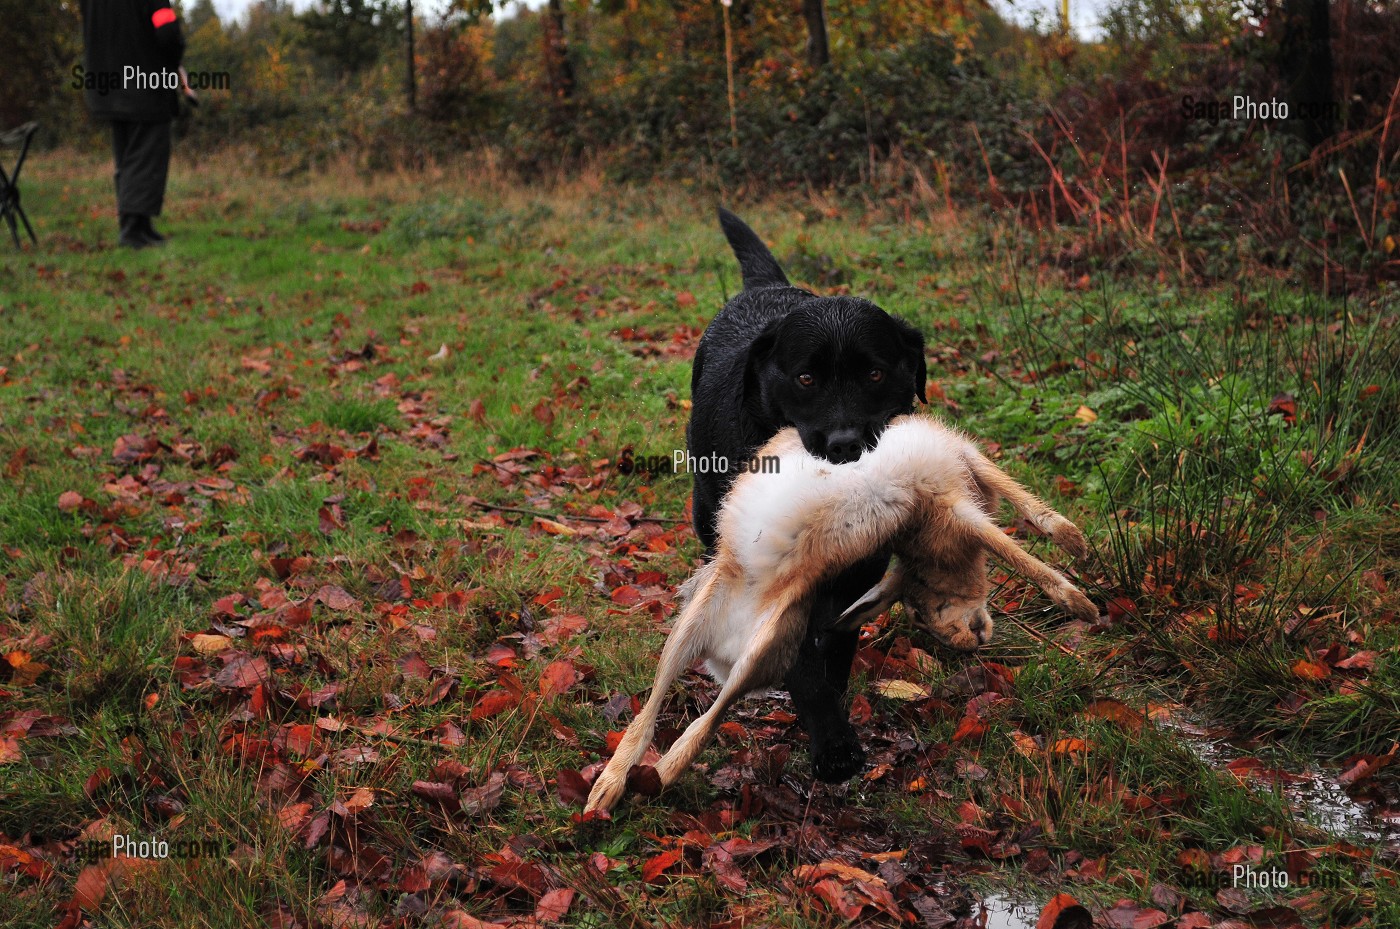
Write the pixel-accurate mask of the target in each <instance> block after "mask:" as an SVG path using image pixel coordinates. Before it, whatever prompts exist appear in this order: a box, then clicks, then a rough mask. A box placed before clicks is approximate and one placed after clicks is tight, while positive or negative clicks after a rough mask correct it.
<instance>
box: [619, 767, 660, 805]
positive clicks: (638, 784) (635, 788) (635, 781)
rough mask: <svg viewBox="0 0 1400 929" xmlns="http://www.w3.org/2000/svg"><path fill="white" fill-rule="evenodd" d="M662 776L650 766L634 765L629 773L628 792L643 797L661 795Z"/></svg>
mask: <svg viewBox="0 0 1400 929" xmlns="http://www.w3.org/2000/svg"><path fill="white" fill-rule="evenodd" d="M661 788H662V784H661V775H660V774H658V773H657V771H656V769H655V768H653V767H652V766H651V765H649V764H639V765H633V766H632V768H631V769H630V770H628V772H627V790H628V791H629V792H631V793H635V794H637V795H639V796H642V797H655V796H657V795H658V794H660V793H661Z"/></svg>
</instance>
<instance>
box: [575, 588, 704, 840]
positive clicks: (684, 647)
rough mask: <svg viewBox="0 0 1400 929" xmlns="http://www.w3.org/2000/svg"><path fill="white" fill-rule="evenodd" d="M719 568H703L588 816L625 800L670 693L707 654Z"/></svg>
mask: <svg viewBox="0 0 1400 929" xmlns="http://www.w3.org/2000/svg"><path fill="white" fill-rule="evenodd" d="M716 565H717V562H714V561H712V562H710V563H709V564H707V565H706V566H705V567H704V568H702V569H701V571H702V572H708V574H705V575H703V576H702V578H701V580H700V583H699V584H698V585H697V589H696V591H695V595H694V596H693V597H691V599H690V602H689V603H687V604H686V606H685V609H684V610H682V611H681V615H680V618H679V619H677V620H676V627H675V628H674V629H673V630H672V631H671V634H670V636H668V637H667V639H666V645H665V647H664V648H662V650H661V661H660V663H659V664H658V665H657V668H656V680H655V681H654V682H653V683H652V685H651V695H650V696H648V697H647V702H646V705H645V706H643V707H642V711H641V712H640V713H638V714H637V716H636V718H635V719H633V720H632V724H631V725H629V726H628V727H627V732H626V733H624V734H623V736H622V741H621V742H619V743H618V746H617V751H615V752H613V756H612V758H611V760H609V761H608V764H607V767H605V768H604V769H603V773H602V774H599V775H598V780H596V781H594V782H593V789H592V790H591V791H589V794H588V804H587V806H585V807H584V812H585V813H587V812H591V811H593V810H602V811H604V812H606V811H608V810H611V809H612V808H613V807H614V806H616V805H617V801H618V800H620V799H622V794H623V792H624V791H625V790H626V789H627V772H628V771H630V770H632V767H633V766H634V765H636V763H637V762H638V761H640V760H641V758H642V755H644V754H645V753H646V750H647V746H648V745H650V744H651V736H652V733H653V732H654V731H655V729H656V717H657V716H658V715H660V713H661V705H662V704H663V703H665V701H666V693H667V691H669V690H670V689H671V685H672V684H674V683H675V682H676V679H677V678H679V677H680V676H681V675H682V674H684V673H685V669H686V668H688V667H690V665H691V663H692V662H694V661H695V659H697V658H699V657H701V655H702V654H703V652H704V637H705V628H704V627H705V625H706V622H707V620H708V618H709V610H710V604H711V601H712V599H713V598H714V596H715V593H716V587H717V585H718V584H719V583H720V580H719V573H720V572H719V570H718V568H717V567H716Z"/></svg>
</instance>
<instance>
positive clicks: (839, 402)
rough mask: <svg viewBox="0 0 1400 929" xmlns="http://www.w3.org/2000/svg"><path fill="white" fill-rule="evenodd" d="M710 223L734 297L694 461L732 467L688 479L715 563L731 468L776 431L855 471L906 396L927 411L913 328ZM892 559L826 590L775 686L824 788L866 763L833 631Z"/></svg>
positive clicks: (695, 386) (709, 376)
mask: <svg viewBox="0 0 1400 929" xmlns="http://www.w3.org/2000/svg"><path fill="white" fill-rule="evenodd" d="M719 221H720V226H721V227H722V228H723V229H724V235H725V237H726V238H727V239H728V240H729V245H730V247H731V248H732V249H733V250H734V255H735V257H736V258H738V259H739V267H740V269H741V270H742V272H743V277H744V287H743V290H742V292H740V293H739V294H738V295H737V296H735V297H734V299H732V300H730V301H729V302H728V303H727V304H725V306H724V308H723V309H721V310H720V311H719V314H718V315H717V316H715V318H714V320H712V321H711V322H710V325H709V326H708V327H707V328H706V329H705V334H704V336H703V337H702V338H701V339H700V347H699V348H698V349H697V350H696V352H695V364H694V368H693V370H692V371H691V376H690V396H691V403H692V410H691V416H690V423H689V425H688V426H687V428H686V442H687V445H688V446H689V449H690V454H691V455H692V456H694V457H695V458H696V459H699V458H700V457H702V456H704V457H707V458H709V459H710V460H711V461H714V460H717V459H718V458H720V457H722V458H724V459H726V460H727V461H728V463H729V465H730V470H729V471H719V472H715V471H710V472H708V473H700V472H699V471H697V472H696V473H695V475H694V490H693V504H692V506H693V510H694V519H695V531H696V533H697V534H698V535H699V536H700V540H701V541H702V542H704V543H705V551H706V554H707V555H713V554H714V551H715V542H716V519H717V517H718V515H719V507H720V501H721V499H722V498H723V497H724V494H725V492H726V491H728V489H729V486H730V484H731V483H733V480H734V477H735V476H736V472H735V471H734V470H733V469H734V467H735V466H736V463H737V462H747V461H749V460H750V459H751V458H752V456H753V453H754V452H755V451H756V450H757V449H758V448H760V447H761V446H762V445H764V444H765V443H766V442H767V441H768V440H769V439H771V438H772V437H773V435H774V434H775V433H777V432H778V430H780V429H782V428H784V427H787V426H795V427H797V431H798V433H799V435H801V437H802V444H803V445H804V446H805V447H806V449H807V451H809V452H811V453H812V454H813V455H816V456H818V457H820V458H825V459H827V460H828V461H832V462H835V463H844V462H848V461H855V460H857V459H859V458H860V456H861V454H862V453H863V452H864V451H865V450H866V449H867V448H870V447H872V446H874V444H875V443H876V441H877V440H878V439H879V436H880V433H881V432H882V431H883V430H884V428H885V426H886V424H888V423H889V421H890V420H891V419H893V418H894V417H896V416H899V415H901V414H904V413H909V412H912V411H913V409H914V398H915V397H918V399H919V400H921V401H924V402H927V400H926V398H925V397H924V382H925V380H926V379H927V367H926V362H925V360H924V337H923V335H922V334H920V332H919V331H918V330H917V329H915V328H914V327H913V326H910V325H909V324H908V323H906V322H904V321H902V320H899V319H896V318H895V317H893V316H891V315H890V314H888V313H886V312H885V311H884V310H882V309H880V308H879V307H878V306H876V305H875V304H873V303H871V302H869V301H868V300H860V299H857V298H855V297H818V296H816V295H815V294H812V293H809V292H808V291H805V290H802V289H800V288H797V287H793V286H792V285H791V284H789V283H788V279H787V275H785V274H784V273H783V269H782V268H781V267H779V265H778V262H777V260H776V259H774V258H773V253H772V252H770V251H769V250H768V247H767V246H766V245H764V244H763V242H762V241H761V240H760V239H759V238H758V236H757V235H755V234H754V231H753V230H752V229H750V228H749V227H748V226H747V225H745V224H744V221H743V220H741V219H739V217H737V216H735V215H734V214H733V213H730V212H729V211H727V210H724V209H720V211H719ZM889 560H890V556H889V555H888V554H883V555H879V556H876V557H873V558H870V559H868V560H866V561H862V562H860V563H859V564H856V565H854V566H853V567H852V568H850V569H849V570H848V571H846V572H844V573H842V574H841V575H839V576H837V577H835V578H833V579H832V580H831V581H829V582H827V583H826V584H825V585H823V587H822V588H821V590H819V591H818V593H817V595H816V597H815V598H814V600H813V607H812V612H811V614H810V615H809V617H808V621H807V634H806V636H805V638H804V640H803V642H802V647H801V649H800V650H799V653H798V658H797V662H796V664H795V665H794V666H793V668H792V670H791V671H789V672H788V675H787V678H786V680H785V681H784V683H785V684H786V686H787V689H788V692H789V693H791V694H792V702H793V705H794V707H795V708H796V710H797V715H798V719H799V721H800V722H801V724H802V728H804V729H805V730H806V731H807V734H808V736H809V738H810V740H811V751H812V769H813V772H814V773H815V774H816V776H817V777H818V778H820V779H821V780H823V781H828V782H831V783H837V782H840V781H844V780H847V779H849V778H851V777H853V776H854V775H856V774H857V773H859V772H860V769H861V766H862V765H863V764H864V763H865V752H864V750H863V749H862V748H861V745H860V740H859V739H858V738H857V737H856V733H855V730H854V729H853V728H851V724H850V721H849V719H848V714H847V712H846V710H845V707H844V700H843V697H844V694H845V690H846V683H847V680H848V679H849V678H850V674H851V661H852V659H853V658H854V657H855V652H856V641H857V637H858V635H859V633H857V632H842V631H838V630H834V629H832V628H831V627H832V626H834V624H835V622H836V620H837V618H838V617H840V615H841V614H842V612H843V611H844V610H845V609H846V607H848V606H850V605H851V604H852V603H854V602H855V601H856V599H857V598H858V597H860V596H861V594H864V593H865V592H866V591H867V590H869V589H870V588H871V587H873V586H874V585H875V584H876V583H877V582H878V581H879V580H880V578H881V576H883V574H884V572H885V569H886V567H888V565H889Z"/></svg>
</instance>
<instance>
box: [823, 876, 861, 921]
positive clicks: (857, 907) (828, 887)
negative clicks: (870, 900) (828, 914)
mask: <svg viewBox="0 0 1400 929" xmlns="http://www.w3.org/2000/svg"><path fill="white" fill-rule="evenodd" d="M812 892H813V893H815V894H816V895H817V896H818V897H821V898H822V899H823V900H825V901H826V904H827V906H829V907H831V908H832V909H833V910H835V911H836V912H837V913H838V914H840V915H841V916H844V917H845V918H846V919H856V918H857V917H859V916H860V911H861V910H863V909H865V904H863V903H861V902H860V901H858V900H853V899H852V898H851V897H850V895H849V894H847V893H846V889H845V888H844V887H842V886H841V884H840V882H838V881H836V880H835V879H834V878H830V877H828V878H825V879H824V880H820V881H817V883H816V884H814V885H813V886H812Z"/></svg>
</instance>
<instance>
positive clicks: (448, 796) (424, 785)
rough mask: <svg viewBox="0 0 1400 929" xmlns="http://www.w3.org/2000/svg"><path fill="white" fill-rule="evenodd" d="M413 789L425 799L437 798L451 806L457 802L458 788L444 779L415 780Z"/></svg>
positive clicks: (438, 800) (439, 801)
mask: <svg viewBox="0 0 1400 929" xmlns="http://www.w3.org/2000/svg"><path fill="white" fill-rule="evenodd" d="M411 789H412V791H413V793H414V794H415V795H416V796H419V797H422V798H423V799H425V800H436V801H437V802H438V803H446V804H448V805H449V806H450V805H452V804H454V803H456V802H457V791H456V789H455V788H454V787H453V786H452V785H451V784H446V783H443V782H442V781H414V782H413V787H412V788H411Z"/></svg>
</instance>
